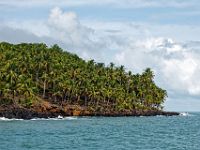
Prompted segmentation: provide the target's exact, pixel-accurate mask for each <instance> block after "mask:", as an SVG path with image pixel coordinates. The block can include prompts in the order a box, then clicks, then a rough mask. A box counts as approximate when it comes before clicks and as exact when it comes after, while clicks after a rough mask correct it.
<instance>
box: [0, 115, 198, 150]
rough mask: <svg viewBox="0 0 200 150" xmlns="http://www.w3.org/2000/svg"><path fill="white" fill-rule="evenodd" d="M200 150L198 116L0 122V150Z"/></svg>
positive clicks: (2, 119)
mask: <svg viewBox="0 0 200 150" xmlns="http://www.w3.org/2000/svg"><path fill="white" fill-rule="evenodd" d="M64 149H66V150H73V149H75V150H76V149H77V150H129V149H130V150H200V113H189V114H187V113H186V114H185V113H184V114H183V115H181V116H172V117H164V116H155V117H80V118H78V117H67V118H62V117H61V116H60V117H59V118H55V119H33V120H13V119H12V120H9V119H6V118H0V150H64Z"/></svg>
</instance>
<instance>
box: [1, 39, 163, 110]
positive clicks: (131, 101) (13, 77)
mask: <svg viewBox="0 0 200 150" xmlns="http://www.w3.org/2000/svg"><path fill="white" fill-rule="evenodd" d="M133 61H134V60H133ZM153 78H154V74H153V72H152V70H151V69H150V68H147V69H146V70H144V72H143V73H142V74H132V72H130V71H129V72H126V71H125V68H124V66H119V67H118V66H115V65H114V64H113V63H110V65H108V66H105V65H104V64H103V63H96V62H95V61H94V60H90V61H84V60H83V59H81V58H79V57H78V56H77V55H75V54H71V53H69V52H66V51H63V50H62V49H61V48H60V47H58V46H57V45H54V46H52V47H50V48H49V47H47V46H46V45H45V44H27V43H22V44H17V45H13V44H9V43H5V42H2V43H0V104H14V105H21V106H25V107H30V106H31V105H32V104H33V102H34V101H37V100H38V99H45V100H47V101H51V102H52V103H55V104H58V105H60V106H62V105H63V104H68V105H80V106H87V107H91V108H93V109H102V110H104V109H112V110H133V109H135V110H138V109H161V108H162V104H163V102H164V100H165V98H166V96H167V93H166V91H165V90H163V89H161V88H159V87H158V86H157V85H156V84H155V83H154V81H153Z"/></svg>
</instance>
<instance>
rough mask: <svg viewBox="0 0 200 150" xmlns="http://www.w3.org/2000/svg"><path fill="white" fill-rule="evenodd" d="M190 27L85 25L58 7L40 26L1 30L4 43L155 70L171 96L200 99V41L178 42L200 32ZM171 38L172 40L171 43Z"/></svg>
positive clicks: (15, 25)
mask: <svg viewBox="0 0 200 150" xmlns="http://www.w3.org/2000/svg"><path fill="white" fill-rule="evenodd" d="M189 28H190V27H189V26H187V27H186V26H169V25H167V26H159V25H157V26H156V25H154V26H151V25H146V24H138V23H133V22H94V21H93V22H88V21H85V22H84V21H80V19H79V18H78V16H77V15H76V13H74V12H64V11H63V10H62V9H60V8H59V7H55V8H53V9H52V10H51V11H50V14H49V16H48V18H47V19H46V20H44V21H43V22H40V23H39V24H38V22H37V21H28V22H21V23H19V22H8V23H7V26H6V24H5V25H4V26H0V40H1V41H8V42H14V43H16V42H45V43H47V44H49V45H52V44H55V43H57V44H59V45H61V46H62V47H63V48H64V49H67V50H70V51H71V52H75V53H77V54H78V55H80V56H81V57H83V58H86V59H95V60H97V61H102V62H107V63H108V62H110V61H113V62H115V63H116V64H118V65H121V64H122V65H125V67H126V68H127V70H132V71H133V72H134V73H138V72H139V73H140V72H141V71H143V69H145V68H147V67H151V68H153V70H154V72H155V75H156V82H157V83H158V84H159V85H160V86H161V87H163V88H165V89H167V90H168V91H169V94H170V96H173V95H175V94H177V93H180V96H181V95H189V96H190V95H192V96H200V80H198V78H199V76H200V67H199V66H200V53H199V51H198V49H199V48H200V42H199V41H187V39H184V40H185V41H184V40H182V37H180V38H179V37H177V36H174V37H173V35H175V33H177V34H178V35H181V34H179V32H181V31H183V32H182V33H183V34H187V35H189V38H188V39H192V38H190V36H191V37H192V35H193V33H200V29H199V28H195V29H194V30H189ZM157 29H160V31H157ZM190 31H191V32H192V33H190V34H189V32H190ZM161 35H163V36H161ZM170 35H171V36H172V38H168V37H170ZM184 37H185V36H184ZM194 39H196V38H194ZM180 41H182V43H180Z"/></svg>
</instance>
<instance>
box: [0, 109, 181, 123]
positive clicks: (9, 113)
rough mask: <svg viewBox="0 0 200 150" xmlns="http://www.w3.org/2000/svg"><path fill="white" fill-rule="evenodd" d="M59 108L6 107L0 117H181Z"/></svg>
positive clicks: (136, 112) (153, 112) (158, 113)
mask: <svg viewBox="0 0 200 150" xmlns="http://www.w3.org/2000/svg"><path fill="white" fill-rule="evenodd" d="M77 108H78V107H76V108H72V107H71V108H69V107H68V108H58V107H54V108H52V109H46V110H41V109H33V108H30V109H28V108H23V107H13V106H12V107H6V108H2V107H1V108H0V117H5V118H8V119H25V120H29V119H34V118H57V117H58V116H62V117H69V116H78V117H82V116H91V117H93V116H94V117H95V116H96V117H98V116H99V117H126V116H133V117H134V116H135V117H139V116H157V115H162V116H176V115H180V113H178V112H169V111H162V110H131V111H130V110H127V111H125V110H124V111H89V110H88V109H87V108H80V107H79V109H77Z"/></svg>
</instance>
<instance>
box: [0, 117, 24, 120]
mask: <svg viewBox="0 0 200 150" xmlns="http://www.w3.org/2000/svg"><path fill="white" fill-rule="evenodd" d="M15 120H23V119H17V118H12V119H9V118H5V117H0V121H15Z"/></svg>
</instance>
